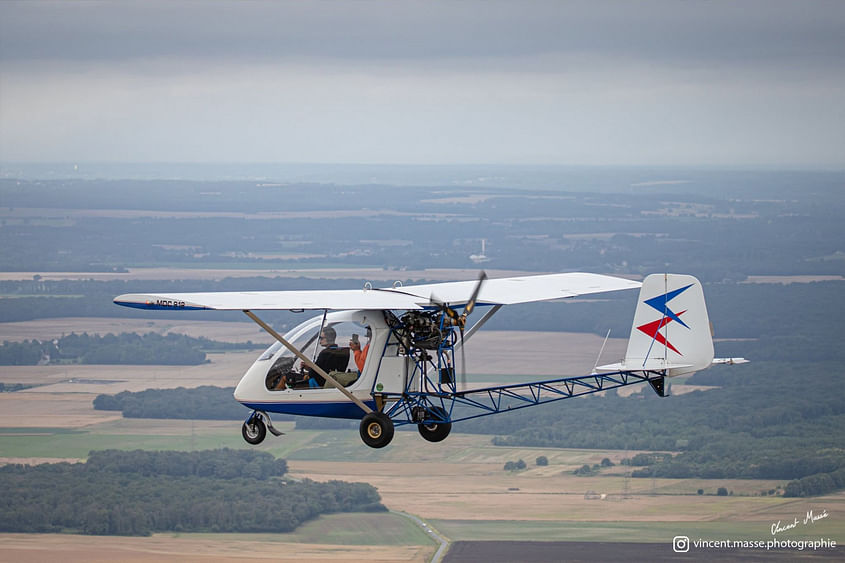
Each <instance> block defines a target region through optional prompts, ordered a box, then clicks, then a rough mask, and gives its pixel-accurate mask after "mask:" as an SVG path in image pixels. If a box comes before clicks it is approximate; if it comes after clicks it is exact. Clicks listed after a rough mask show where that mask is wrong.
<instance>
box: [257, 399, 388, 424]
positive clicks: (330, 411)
mask: <svg viewBox="0 0 845 563" xmlns="http://www.w3.org/2000/svg"><path fill="white" fill-rule="evenodd" d="M241 404H242V405H243V406H245V407H247V408H250V409H253V410H259V411H266V412H272V413H278V414H298V415H301V416H322V417H326V418H351V419H353V420H360V419H362V418H364V414H366V413H365V412H364V411H363V410H361V407H359V406H358V405H356V404H355V403H353V402H351V401H344V402H339V403H328V402H326V403H241ZM364 404H365V405H367V406H368V407H370V408H371V409H373V410H375V408H376V403H375V401H364Z"/></svg>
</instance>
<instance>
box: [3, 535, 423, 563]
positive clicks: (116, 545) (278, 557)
mask: <svg viewBox="0 0 845 563" xmlns="http://www.w3.org/2000/svg"><path fill="white" fill-rule="evenodd" d="M196 536H197V535H187V537H178V536H172V535H165V534H159V535H154V536H152V537H149V538H130V537H109V536H76V535H66V534H0V561H9V562H12V561H14V562H16V563H35V562H38V563H41V562H44V563H52V562H54V561H62V562H63V563H99V562H102V563H112V562H114V561H122V562H126V563H133V562H140V561H157V562H173V563H184V562H185V561H197V560H202V561H207V562H211V563H241V562H242V561H244V560H258V561H261V560H266V561H309V562H313V563H334V562H337V561H419V562H423V561H427V560H428V558H429V557H430V556H431V554H432V553H433V552H434V547H429V546H418V545H410V546H407V545H399V546H396V545H331V544H304V543H291V542H285V541H279V540H278V539H275V536H272V535H269V534H268V536H269V537H268V539H266V540H261V539H250V540H240V539H236V538H232V537H227V536H226V535H222V534H221V535H217V536H216V537H215V536H211V537H202V536H200V537H196Z"/></svg>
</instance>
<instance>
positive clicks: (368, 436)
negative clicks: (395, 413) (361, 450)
mask: <svg viewBox="0 0 845 563" xmlns="http://www.w3.org/2000/svg"><path fill="white" fill-rule="evenodd" d="M359 432H360V434H361V440H363V441H364V443H365V444H367V445H368V446H370V447H371V448H383V447H385V446H386V445H387V444H389V443H390V441H391V440H393V421H392V420H390V417H389V416H387V415H386V414H384V413H382V412H371V413H368V414H367V415H365V416H364V418H362V419H361V426H360V427H359Z"/></svg>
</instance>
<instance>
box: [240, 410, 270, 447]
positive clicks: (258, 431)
mask: <svg viewBox="0 0 845 563" xmlns="http://www.w3.org/2000/svg"><path fill="white" fill-rule="evenodd" d="M241 434H242V435H243V437H244V440H246V441H247V443H248V444H252V445H253V446H257V445H258V444H260V443H261V442H263V441H264V438H265V437H266V436H267V426H266V425H265V424H264V421H263V420H261V418H260V417H257V416H256V417H253V419H252V422H251V423H246V422H244V425H243V426H242V427H241Z"/></svg>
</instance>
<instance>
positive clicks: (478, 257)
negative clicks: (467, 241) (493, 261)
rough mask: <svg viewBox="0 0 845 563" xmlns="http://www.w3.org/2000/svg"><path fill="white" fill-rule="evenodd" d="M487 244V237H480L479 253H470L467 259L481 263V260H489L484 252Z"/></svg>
mask: <svg viewBox="0 0 845 563" xmlns="http://www.w3.org/2000/svg"><path fill="white" fill-rule="evenodd" d="M486 246H487V239H481V254H471V255H470V257H469V259H470V260H472V261H473V262H475V263H476V264H481V263H482V262H489V261H490V259H489V258H487V255H486V254H485V252H486V251H487V249H486Z"/></svg>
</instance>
